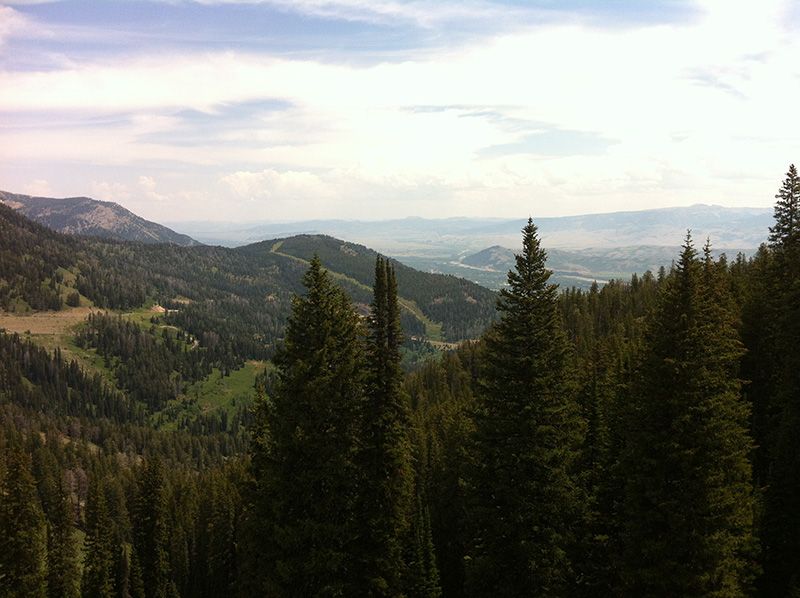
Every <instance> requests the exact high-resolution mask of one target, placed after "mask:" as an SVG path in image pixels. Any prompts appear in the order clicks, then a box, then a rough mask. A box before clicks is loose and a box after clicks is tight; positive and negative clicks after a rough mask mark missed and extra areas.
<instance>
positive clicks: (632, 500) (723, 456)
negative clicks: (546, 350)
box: [622, 236, 753, 597]
mask: <svg viewBox="0 0 800 598" xmlns="http://www.w3.org/2000/svg"><path fill="white" fill-rule="evenodd" d="M718 268H719V267H718V266H717V265H716V264H714V262H713V260H712V259H711V256H710V250H709V249H708V247H707V248H706V255H705V260H704V262H702V263H701V262H700V261H699V260H698V259H697V253H696V251H695V250H694V248H693V246H692V243H691V238H690V237H688V236H687V240H686V243H685V245H684V247H683V251H682V253H681V256H680V260H679V262H678V264H677V266H676V268H675V270H674V272H673V274H671V275H670V277H669V279H668V281H667V283H666V288H665V289H664V291H663V292H662V295H661V297H660V303H659V305H658V308H657V310H656V313H655V314H654V316H653V318H652V320H651V321H650V326H649V334H648V338H647V343H646V349H645V356H644V359H643V361H642V364H641V368H640V374H639V380H638V382H637V385H636V387H635V391H634V397H633V404H632V405H631V407H630V410H629V414H630V417H629V420H628V425H627V430H628V438H627V446H626V450H625V455H624V459H623V465H622V468H623V471H622V474H623V477H624V479H626V487H625V510H624V521H625V530H624V539H623V545H624V547H625V549H624V553H623V562H622V576H623V583H624V592H625V593H626V594H627V595H639V596H665V597H666V596H743V595H746V594H747V593H748V591H749V585H750V582H751V578H752V573H753V571H752V567H751V560H752V551H753V536H752V528H753V493H752V486H751V466H750V463H749V461H748V456H749V453H750V452H751V450H752V441H751V439H750V437H749V435H748V432H747V423H748V417H749V410H748V408H747V405H746V403H745V402H744V400H743V399H742V398H741V394H740V390H741V389H740V386H741V385H740V382H739V379H738V370H739V360H740V358H741V355H742V346H741V343H740V341H739V339H738V333H737V329H736V319H735V316H734V311H733V308H732V303H731V298H730V295H729V293H728V290H727V288H726V286H725V282H724V280H723V279H722V277H721V275H720V273H719V272H718Z"/></svg>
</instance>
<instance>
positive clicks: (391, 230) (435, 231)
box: [171, 204, 772, 257]
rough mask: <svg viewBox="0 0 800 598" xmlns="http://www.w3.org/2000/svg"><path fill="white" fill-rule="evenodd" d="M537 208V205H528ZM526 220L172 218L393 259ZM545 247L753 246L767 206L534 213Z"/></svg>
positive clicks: (441, 251) (194, 228)
mask: <svg viewBox="0 0 800 598" xmlns="http://www.w3.org/2000/svg"><path fill="white" fill-rule="evenodd" d="M532 212H534V214H535V210H532ZM525 220H526V218H461V217H459V218H442V219H428V218H418V217H413V218H400V219H394V220H382V221H355V220H308V221H299V222H287V223H274V222H273V223H269V222H266V223H260V224H259V223H251V224H234V223H212V222H182V223H179V222H173V223H171V226H174V227H175V228H176V229H178V230H183V231H185V232H187V233H188V234H191V235H192V236H194V237H195V238H197V239H199V240H201V241H204V242H209V243H216V244H220V245H227V246H234V247H235V246H238V245H246V244H249V243H254V242H257V241H260V240H263V239H272V238H276V237H288V236H293V235H297V234H324V235H331V236H333V237H337V238H342V239H348V240H349V241H352V242H354V243H361V244H364V245H366V246H368V247H371V248H373V249H376V250H377V251H381V252H384V253H386V254H388V255H393V256H395V257H400V256H428V257H433V256H437V257H445V256H454V255H466V254H467V253H474V252H477V251H480V250H482V249H484V248H486V247H490V246H493V245H500V246H502V247H517V245H518V244H519V240H520V230H521V229H522V227H523V226H524V225H525ZM533 222H534V224H536V226H537V228H538V229H539V236H540V238H541V241H542V245H543V246H544V247H546V248H547V249H566V250H576V249H588V248H612V247H634V246H645V245H647V246H657V245H660V246H665V247H676V246H680V244H681V242H682V241H683V238H684V237H685V236H686V231H687V229H691V230H692V234H693V236H694V238H695V239H697V240H698V241H700V240H702V241H704V240H705V239H706V237H710V238H711V242H712V244H713V245H714V246H716V247H747V248H751V247H758V246H759V245H760V244H761V243H763V242H765V241H766V238H767V231H768V230H769V226H770V225H771V224H772V208H729V207H724V206H718V205H707V204H695V205H692V206H685V207H672V208H656V209H649V210H637V211H624V212H610V213H600V214H584V215H580V216H556V217H553V216H550V217H537V216H535V215H534V218H533Z"/></svg>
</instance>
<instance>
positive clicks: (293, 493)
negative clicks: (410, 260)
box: [253, 256, 366, 597]
mask: <svg viewBox="0 0 800 598" xmlns="http://www.w3.org/2000/svg"><path fill="white" fill-rule="evenodd" d="M303 283H304V285H305V287H306V294H305V296H303V297H295V298H294V300H293V304H292V315H291V317H290V319H289V323H288V326H287V329H286V337H285V340H284V346H283V348H282V349H281V350H280V351H279V353H278V354H277V355H276V357H275V363H276V365H277V368H278V370H277V381H276V389H275V397H274V400H272V401H271V402H269V401H266V402H265V403H263V404H262V407H261V408H260V412H261V417H262V418H263V419H264V420H265V421H264V422H262V423H261V424H258V423H257V428H256V429H257V435H256V436H255V438H254V442H253V445H254V448H253V474H254V478H255V481H256V484H257V488H256V504H255V505H254V508H255V510H256V519H257V520H260V524H261V525H262V533H261V541H260V542H259V543H260V546H258V550H259V551H261V552H262V555H261V562H262V563H264V565H265V568H266V571H264V572H263V574H264V577H265V579H264V581H263V584H262V587H261V589H260V591H261V592H265V593H266V594H267V595H280V596H306V597H307V596H337V595H358V594H359V593H360V592H361V591H362V590H360V589H359V588H360V584H361V581H362V580H360V579H358V575H357V567H356V563H354V562H353V561H354V558H353V554H354V553H355V547H356V545H357V543H358V542H359V541H360V538H358V534H357V526H356V518H357V517H358V516H359V515H358V513H357V512H356V504H357V502H356V501H357V489H358V467H357V463H356V457H357V452H358V449H359V435H360V422H359V414H360V411H361V408H362V405H363V401H364V394H365V386H366V380H365V375H366V361H365V353H364V331H363V327H362V326H361V323H360V321H359V318H358V315H357V314H356V312H355V311H354V309H353V306H352V304H351V303H350V300H349V298H348V297H347V295H346V294H345V293H344V291H342V290H341V289H340V288H339V287H338V286H336V285H335V284H334V283H333V281H332V280H331V277H330V276H329V275H328V273H327V272H326V271H325V270H323V268H322V264H321V263H320V261H319V258H317V257H316V256H315V257H314V259H313V260H312V261H311V265H310V267H309V269H308V272H306V274H305V277H304V279H303Z"/></svg>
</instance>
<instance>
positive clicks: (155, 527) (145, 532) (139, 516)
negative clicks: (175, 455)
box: [132, 458, 174, 598]
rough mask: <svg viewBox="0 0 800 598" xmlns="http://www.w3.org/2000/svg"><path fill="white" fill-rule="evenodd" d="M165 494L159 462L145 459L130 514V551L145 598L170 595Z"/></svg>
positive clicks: (156, 459)
mask: <svg viewBox="0 0 800 598" xmlns="http://www.w3.org/2000/svg"><path fill="white" fill-rule="evenodd" d="M166 491H167V489H166V487H165V482H164V470H163V465H162V463H161V461H160V459H158V458H150V459H148V460H147V461H146V462H145V463H144V465H143V466H142V468H141V470H140V472H139V479H138V484H137V494H136V500H135V502H134V505H133V512H132V517H133V524H134V527H133V550H134V552H135V554H136V557H137V561H138V564H139V567H140V570H141V577H142V582H143V585H144V592H145V597H146V598H167V597H169V596H170V595H172V594H173V593H174V587H173V586H174V584H173V582H172V580H171V579H170V566H169V565H170V562H169V552H168V543H169V531H170V530H169V528H168V517H169V515H168V511H167V495H166Z"/></svg>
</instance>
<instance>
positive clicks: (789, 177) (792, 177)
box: [769, 164, 800, 248]
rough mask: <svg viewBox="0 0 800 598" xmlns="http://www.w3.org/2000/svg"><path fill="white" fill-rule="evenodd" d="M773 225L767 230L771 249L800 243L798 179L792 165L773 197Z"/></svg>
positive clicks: (799, 190) (799, 192)
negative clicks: (774, 200)
mask: <svg viewBox="0 0 800 598" xmlns="http://www.w3.org/2000/svg"><path fill="white" fill-rule="evenodd" d="M775 199H777V200H778V201H777V202H776V203H775V224H774V225H773V226H771V227H770V229H769V240H770V244H771V245H772V246H773V247H781V248H786V247H788V246H791V245H795V244H797V243H800V177H798V175H797V168H795V166H794V164H791V165H790V166H789V171H788V172H787V173H786V178H785V179H784V180H783V184H782V185H781V188H780V189H779V190H778V194H777V195H776V196H775Z"/></svg>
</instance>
